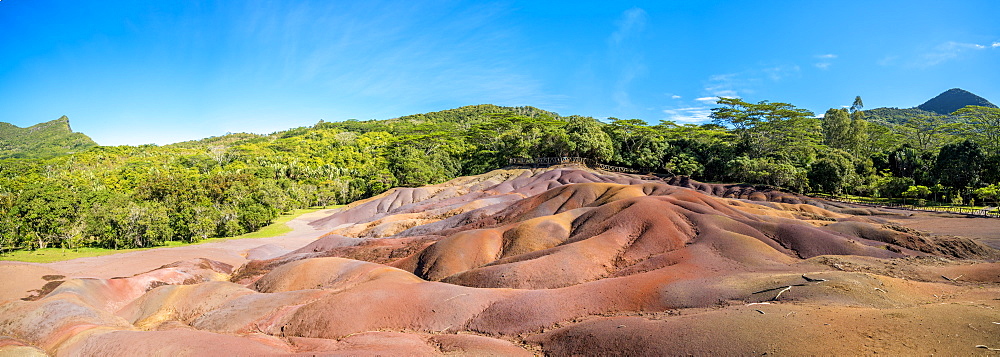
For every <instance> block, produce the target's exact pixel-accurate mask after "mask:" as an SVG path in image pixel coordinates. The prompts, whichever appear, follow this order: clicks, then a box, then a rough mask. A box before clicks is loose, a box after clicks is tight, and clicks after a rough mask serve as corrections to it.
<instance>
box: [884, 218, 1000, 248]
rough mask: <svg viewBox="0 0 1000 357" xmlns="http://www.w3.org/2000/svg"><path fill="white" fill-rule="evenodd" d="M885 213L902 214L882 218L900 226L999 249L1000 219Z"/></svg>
mask: <svg viewBox="0 0 1000 357" xmlns="http://www.w3.org/2000/svg"><path fill="white" fill-rule="evenodd" d="M886 211H891V212H895V213H900V214H902V215H899V216H883V218H885V219H888V220H890V221H893V222H896V223H899V224H900V225H903V226H906V227H910V228H913V229H916V230H920V231H924V232H928V233H932V234H937V235H952V236H959V237H966V238H971V239H973V240H977V241H979V242H981V243H983V244H986V245H988V246H991V247H993V248H997V249H1000V218H984V217H968V216H965V215H957V214H948V213H931V212H919V211H905V210H889V209H887V210H886Z"/></svg>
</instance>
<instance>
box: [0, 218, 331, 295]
mask: <svg viewBox="0 0 1000 357" xmlns="http://www.w3.org/2000/svg"><path fill="white" fill-rule="evenodd" d="M333 211H334V210H333V209H327V210H320V211H316V212H311V213H307V214H303V215H302V216H299V217H297V218H295V219H293V220H291V221H289V222H288V223H287V224H288V226H289V227H291V228H292V231H291V232H289V233H286V234H283V235H280V236H277V237H270V238H247V239H230V240H224V241H220V242H212V243H204V244H196V245H188V246H183V247H172V248H156V249H149V250H142V251H136V252H128V253H120V254H112V255H103V256H99V257H88V258H79V259H73V260H66V261H61V262H54V263H19V262H2V265H0V271H2V270H3V267H5V266H10V265H26V264H27V265H35V266H37V267H39V268H40V269H39V270H41V269H44V270H45V271H46V273H51V272H52V271H57V272H60V273H61V274H62V275H66V276H67V277H70V278H73V277H91V278H104V279H108V278H113V277H120V276H132V275H135V274H138V273H143V272H147V271H150V270H153V269H156V268H159V267H161V266H163V265H166V264H170V263H173V262H176V261H178V260H187V259H195V258H207V259H212V260H217V261H220V262H223V263H226V264H230V265H233V266H234V267H238V266H240V265H243V263H246V262H247V261H248V259H247V257H246V256H247V254H248V252H250V251H251V250H253V249H255V248H259V249H257V250H256V251H255V253H256V254H259V255H261V256H258V257H259V258H265V257H267V255H270V256H276V255H280V254H283V253H285V252H287V251H291V250H295V249H298V248H300V247H302V246H304V245H306V244H309V242H312V241H313V240H315V239H316V238H318V237H319V236H320V235H322V234H323V233H325V232H324V231H320V230H316V229H314V228H313V227H311V226H309V222H311V221H314V220H316V219H319V218H322V217H325V216H328V215H330V214H331V213H332V212H333ZM7 269H12V268H10V267H7Z"/></svg>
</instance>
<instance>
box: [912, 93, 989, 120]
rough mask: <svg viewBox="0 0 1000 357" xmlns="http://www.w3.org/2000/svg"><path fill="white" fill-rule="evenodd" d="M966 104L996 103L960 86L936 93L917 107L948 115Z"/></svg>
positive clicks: (984, 105)
mask: <svg viewBox="0 0 1000 357" xmlns="http://www.w3.org/2000/svg"><path fill="white" fill-rule="evenodd" d="M968 105H978V106H983V107H991V108H996V107H997V106H996V105H993V103H990V101H988V100H986V98H983V97H980V96H978V95H975V94H972V93H971V92H969V91H967V90H964V89H961V88H952V89H949V90H946V91H944V93H941V94H938V95H937V96H936V97H934V98H931V99H930V100H928V101H926V102H924V104H921V105H919V106H917V109H921V110H926V111H929V112H934V113H938V114H942V115H949V114H951V113H953V112H955V111H956V110H959V109H962V108H964V107H965V106H968Z"/></svg>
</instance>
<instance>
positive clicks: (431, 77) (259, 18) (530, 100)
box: [222, 2, 560, 115]
mask: <svg viewBox="0 0 1000 357" xmlns="http://www.w3.org/2000/svg"><path fill="white" fill-rule="evenodd" d="M383 5H386V4H382V3H367V2H359V3H332V2H331V3H318V4H317V3H291V2H251V4H248V6H246V8H245V9H243V13H244V14H246V16H241V18H244V17H245V18H246V19H247V20H246V22H247V23H246V24H244V23H234V24H231V31H233V32H235V33H234V35H233V36H234V37H235V38H240V39H244V38H249V39H252V40H251V41H241V42H234V44H233V45H232V46H234V47H236V50H237V51H235V52H234V53H237V54H238V55H240V56H242V57H246V58H257V59H259V60H257V61H254V62H250V63H253V65H249V66H248V65H244V66H242V67H238V68H224V69H222V70H223V71H226V72H232V73H226V76H225V77H227V78H261V80H260V81H261V82H264V83H269V82H268V81H267V79H271V80H272V81H273V80H275V79H276V80H277V82H278V83H279V85H282V86H285V87H288V88H318V90H320V91H323V92H326V93H327V95H328V96H329V97H330V98H331V102H332V103H334V105H336V106H338V107H341V106H348V107H349V106H353V105H354V104H352V103H356V102H364V101H366V102H370V101H377V102H382V103H391V105H385V106H381V107H380V108H382V109H383V110H384V111H386V112H390V111H392V109H393V108H392V107H393V106H398V107H412V106H413V105H423V103H435V102H441V101H443V100H447V101H449V102H456V103H465V104H471V103H487V102H490V103H496V104H503V105H521V104H531V105H539V106H542V105H552V104H554V102H558V101H560V99H559V98H558V97H557V96H552V95H548V94H546V93H544V92H543V90H542V89H541V88H542V84H541V82H540V81H538V80H537V79H535V78H534V77H533V76H531V75H530V74H528V73H524V72H523V71H522V68H523V67H524V66H523V61H525V60H528V58H527V57H521V59H519V58H518V57H519V55H518V54H517V53H516V50H515V48H516V46H514V44H516V41H517V38H518V36H519V35H520V34H519V32H518V31H519V30H518V28H517V27H516V26H509V25H508V24H507V22H506V21H504V17H505V16H506V15H507V14H508V13H509V9H506V8H504V7H503V6H499V5H477V6H463V7H458V6H452V5H448V4H433V3H412V4H407V3H394V4H393V6H383ZM234 11H235V10H234ZM241 15H242V14H241ZM362 19H363V20H362ZM522 54H523V53H522ZM234 62H235V61H234ZM241 62H242V63H247V61H241ZM275 77H277V78H275ZM449 105H452V104H450V103H449ZM380 114H382V113H379V112H376V113H371V115H380Z"/></svg>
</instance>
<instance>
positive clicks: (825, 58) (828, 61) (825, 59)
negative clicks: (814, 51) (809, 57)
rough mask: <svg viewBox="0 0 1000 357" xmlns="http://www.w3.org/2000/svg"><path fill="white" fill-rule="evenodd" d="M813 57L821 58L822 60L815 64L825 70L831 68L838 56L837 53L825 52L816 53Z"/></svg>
mask: <svg viewBox="0 0 1000 357" xmlns="http://www.w3.org/2000/svg"><path fill="white" fill-rule="evenodd" d="M813 57H816V58H818V59H820V60H821V61H820V62H817V63H814V64H813V65H814V66H816V68H819V69H822V70H824V71H825V70H828V69H830V66H832V65H833V60H834V59H836V58H837V55H835V54H832V53H827V54H824V55H816V56H813Z"/></svg>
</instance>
